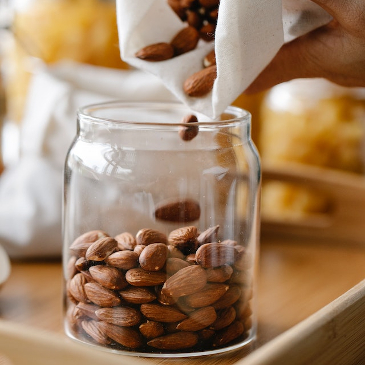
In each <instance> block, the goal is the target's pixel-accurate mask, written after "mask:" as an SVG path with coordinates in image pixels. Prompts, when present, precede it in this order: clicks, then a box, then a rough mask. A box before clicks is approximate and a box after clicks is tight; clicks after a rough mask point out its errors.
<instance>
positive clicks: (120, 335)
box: [99, 322, 143, 349]
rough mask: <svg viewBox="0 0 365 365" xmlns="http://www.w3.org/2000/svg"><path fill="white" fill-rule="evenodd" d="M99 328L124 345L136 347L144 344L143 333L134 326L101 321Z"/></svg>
mask: <svg viewBox="0 0 365 365" xmlns="http://www.w3.org/2000/svg"><path fill="white" fill-rule="evenodd" d="M99 328H100V329H101V330H102V331H103V332H104V333H105V334H106V335H107V336H108V337H110V338H111V339H112V340H114V341H115V342H118V343H119V344H121V345H122V346H124V347H127V348H131V349H136V348H138V347H141V346H142V344H143V341H142V337H141V335H140V334H139V333H138V332H137V331H136V330H135V329H133V328H129V327H121V326H116V325H114V324H110V323H107V322H100V323H99Z"/></svg>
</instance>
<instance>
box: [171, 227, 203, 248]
mask: <svg viewBox="0 0 365 365" xmlns="http://www.w3.org/2000/svg"><path fill="white" fill-rule="evenodd" d="M197 236H198V229H197V228H196V227H195V226H189V227H182V228H178V229H175V230H173V231H171V232H170V234H169V237H168V240H169V242H170V244H171V245H173V246H175V247H177V248H178V249H179V250H180V251H181V252H182V253H184V254H189V253H192V252H195V250H196V238H197Z"/></svg>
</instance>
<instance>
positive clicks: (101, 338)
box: [81, 321, 112, 345]
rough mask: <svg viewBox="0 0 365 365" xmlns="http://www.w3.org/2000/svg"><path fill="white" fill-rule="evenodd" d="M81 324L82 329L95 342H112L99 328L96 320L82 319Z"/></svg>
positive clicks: (104, 343) (105, 343) (103, 343)
mask: <svg viewBox="0 0 365 365" xmlns="http://www.w3.org/2000/svg"><path fill="white" fill-rule="evenodd" d="M81 326H82V328H83V330H84V331H85V332H86V333H87V334H88V335H89V336H90V337H92V338H93V339H94V341H96V342H97V343H100V344H102V345H110V343H111V342H112V341H111V340H110V338H109V337H108V336H107V335H106V334H105V333H104V332H102V331H101V330H100V328H99V323H98V322H97V321H82V322H81Z"/></svg>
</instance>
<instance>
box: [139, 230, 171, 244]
mask: <svg viewBox="0 0 365 365" xmlns="http://www.w3.org/2000/svg"><path fill="white" fill-rule="evenodd" d="M136 241H137V244H138V245H145V246H148V245H150V244H151V243H166V244H167V243H168V241H167V236H166V235H165V234H164V233H162V232H160V231H157V230H155V229H149V228H143V229H140V230H139V231H138V232H137V234H136Z"/></svg>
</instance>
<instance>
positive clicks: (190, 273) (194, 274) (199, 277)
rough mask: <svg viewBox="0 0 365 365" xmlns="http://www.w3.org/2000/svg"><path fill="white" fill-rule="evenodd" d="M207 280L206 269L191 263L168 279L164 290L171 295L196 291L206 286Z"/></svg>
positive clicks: (176, 296)
mask: <svg viewBox="0 0 365 365" xmlns="http://www.w3.org/2000/svg"><path fill="white" fill-rule="evenodd" d="M206 282H207V275H206V273H205V270H204V269H203V268H201V267H200V266H197V265H191V266H188V267H185V268H183V269H181V270H179V271H178V272H177V273H176V274H174V275H172V276H171V277H170V278H169V279H167V280H166V282H165V284H164V285H163V287H162V292H163V293H164V294H166V295H168V296H170V297H174V298H178V297H181V296H183V295H189V294H193V293H196V292H197V291H199V290H201V289H202V288H204V286H205V284H206Z"/></svg>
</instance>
